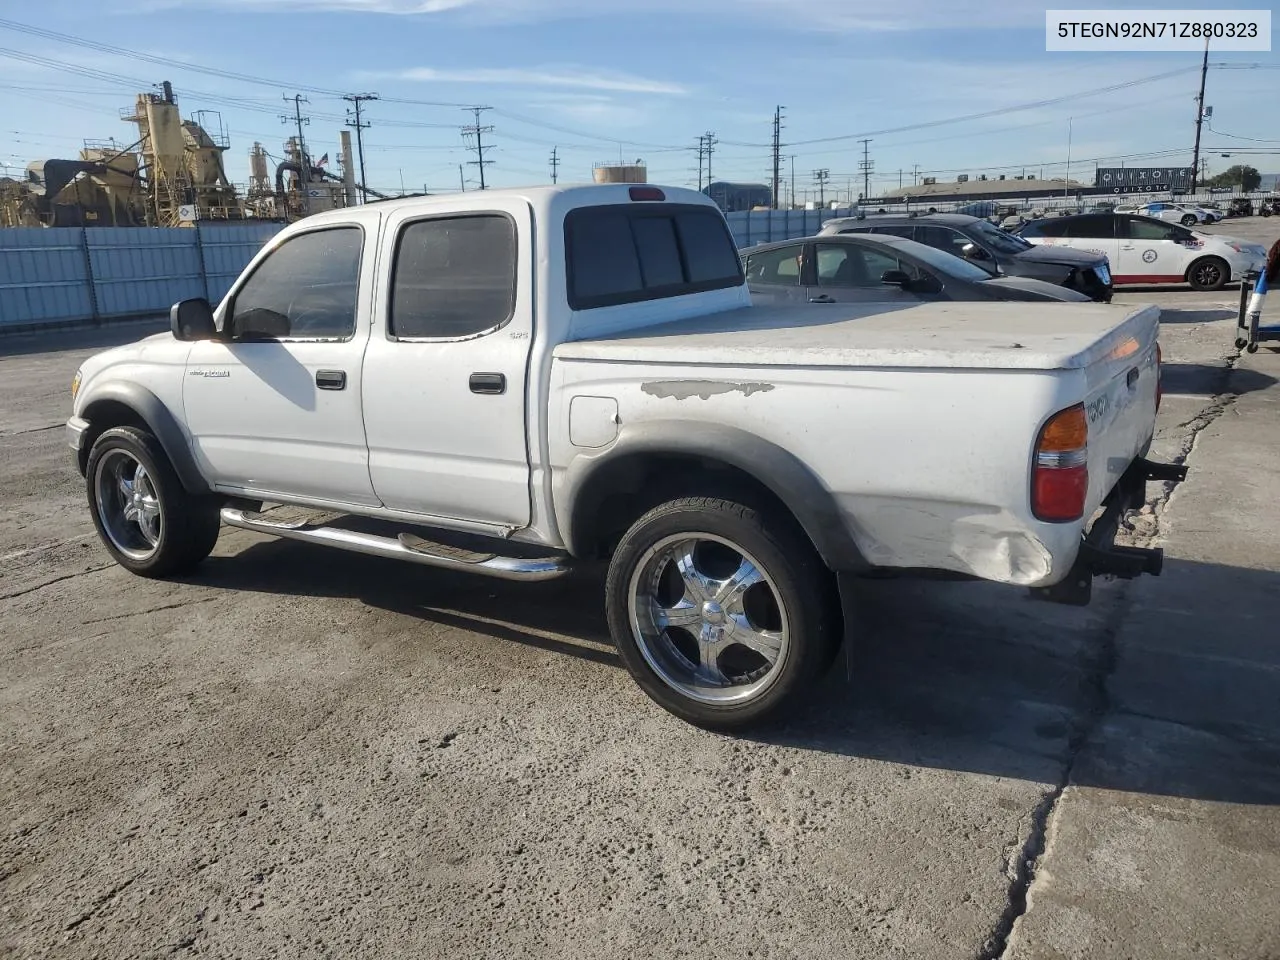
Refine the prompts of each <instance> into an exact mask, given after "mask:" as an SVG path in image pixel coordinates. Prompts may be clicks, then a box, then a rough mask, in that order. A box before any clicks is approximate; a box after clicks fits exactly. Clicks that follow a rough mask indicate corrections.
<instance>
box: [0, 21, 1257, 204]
mask: <svg viewBox="0 0 1280 960" xmlns="http://www.w3.org/2000/svg"><path fill="white" fill-rule="evenodd" d="M1063 6H1065V5H1064V4H1062V3H1061V2H1060V0H1058V2H1052V0H817V2H816V3H797V2H795V0H590V2H588V0H113V2H112V3H110V4H89V3H86V2H84V0H42V2H41V3H39V4H33V3H31V2H29V0H21V2H19V0H0V164H2V165H5V166H7V168H8V169H7V172H8V173H9V174H10V175H15V174H16V173H17V169H16V168H21V167H23V166H25V164H26V163H27V162H28V161H29V160H32V159H37V158H47V157H74V156H76V151H77V150H78V149H79V148H80V146H81V145H82V141H84V140H86V139H93V140H98V139H107V138H110V137H114V138H115V139H116V140H117V141H119V142H121V143H122V144H127V143H130V142H132V140H133V139H134V137H133V136H132V134H133V133H134V128H133V127H132V125H130V124H127V123H125V122H124V121H122V120H120V119H119V114H120V109H121V108H122V107H127V106H129V105H131V104H132V102H133V100H134V97H135V95H136V93H138V92H142V91H150V90H152V89H154V88H155V86H156V85H158V84H159V83H160V82H161V81H164V80H168V81H170V82H171V83H172V84H173V87H174V92H175V95H176V98H177V100H178V103H179V105H180V107H181V110H182V114H183V116H184V117H190V116H192V115H193V114H195V113H196V111H200V110H204V111H208V112H206V113H204V114H201V116H202V117H203V119H204V121H205V123H206V126H210V127H213V128H215V129H216V128H217V127H218V125H219V122H220V123H221V125H222V128H223V130H224V131H225V132H226V134H227V135H228V136H229V138H230V149H229V150H228V151H227V153H226V154H225V160H226V166H227V171H228V175H229V176H230V178H231V179H232V180H233V181H234V182H237V183H243V182H245V181H246V180H247V178H248V153H249V151H250V149H251V148H252V146H253V143H254V142H255V141H260V142H261V143H262V144H263V146H264V147H265V148H266V149H267V151H268V153H269V154H271V155H272V156H273V157H276V158H280V157H281V156H282V154H283V142H284V140H285V139H286V138H287V137H288V136H289V135H290V133H291V132H292V128H291V127H290V126H288V125H286V124H285V123H284V122H283V121H282V120H281V115H282V114H285V113H290V114H291V113H292V111H293V103H292V101H290V102H288V103H286V102H285V98H286V97H292V96H294V95H295V94H297V93H302V95H303V96H305V97H306V99H307V102H304V103H302V104H301V109H302V112H303V114H304V115H305V116H308V117H309V123H308V124H307V125H306V126H304V128H303V134H304V136H305V137H306V140H307V144H308V151H309V152H310V153H311V155H312V156H313V157H314V158H318V157H319V156H320V155H322V154H324V153H326V152H327V153H328V154H329V156H330V160H331V163H330V165H329V166H330V169H335V170H336V166H337V165H336V160H337V158H338V156H339V131H340V130H342V129H343V123H344V120H345V119H346V114H347V110H348V109H349V108H350V106H351V104H350V103H348V102H346V101H344V100H343V99H342V94H343V93H376V94H377V95H378V96H379V99H378V100H375V101H370V102H367V103H365V104H364V106H363V111H364V119H365V120H366V121H367V122H368V123H369V124H370V126H369V127H368V129H366V130H365V131H364V146H365V167H366V170H367V176H368V183H369V185H370V186H371V187H374V188H375V189H379V190H382V191H383V192H388V193H398V192H400V191H401V190H402V189H404V190H407V191H409V192H415V191H422V190H427V191H430V192H442V191H448V190H456V189H458V187H459V185H460V180H461V179H462V178H465V180H466V186H467V189H474V188H475V187H477V186H478V185H479V183H478V181H479V168H478V167H477V166H476V165H475V164H474V163H471V162H470V161H474V160H475V159H476V153H475V151H474V149H470V148H469V143H471V142H473V141H471V140H469V139H468V138H467V137H465V136H464V134H463V131H462V128H463V127H464V126H466V125H468V124H471V123H474V122H475V119H474V116H473V114H472V113H471V111H470V110H469V109H467V108H468V107H471V106H484V107H489V108H490V109H488V110H485V111H483V112H482V113H481V116H480V122H481V124H482V125H483V126H484V127H485V128H492V129H491V130H490V129H486V132H485V133H484V134H483V140H484V142H485V143H486V144H489V145H490V148H489V149H488V150H486V152H485V159H486V160H491V161H493V162H492V163H491V164H488V165H486V167H485V180H486V182H487V184H488V185H489V186H491V187H501V186H521V185H527V184H533V183H546V182H550V163H549V160H550V157H551V153H552V150H553V149H555V150H556V153H557V156H558V157H559V160H560V164H559V168H558V170H559V177H560V181H561V182H583V181H589V180H590V178H591V170H592V166H593V164H596V163H602V162H617V161H619V160H626V161H634V160H637V159H639V160H642V161H643V162H644V163H646V164H647V166H648V177H649V180H650V181H651V182H655V183H666V184H672V185H690V186H696V185H697V183H698V166H699V164H698V150H697V146H698V142H699V137H700V136H702V135H704V134H707V133H711V134H713V136H714V138H715V141H714V149H713V153H712V155H711V173H712V176H713V177H714V178H715V179H717V180H719V179H731V180H744V181H752V182H767V181H768V179H769V178H770V176H771V166H772V161H771V157H770V154H771V150H770V141H771V137H772V124H773V115H774V109H775V107H776V106H778V105H781V106H782V107H783V129H782V134H781V139H782V143H783V147H782V154H783V157H784V159H783V162H782V179H783V189H784V191H787V190H788V188H789V186H790V184H791V183H792V182H793V180H792V171H793V170H794V184H795V194H796V199H797V200H802V199H812V198H813V197H815V196H816V192H817V187H816V185H815V171H817V170H826V171H827V183H826V186H825V187H824V193H825V196H826V198H827V199H831V198H832V197H833V196H834V197H836V198H839V197H848V196H849V195H850V194H851V193H852V195H853V196H857V195H858V194H859V193H861V190H862V174H861V173H860V161H862V159H863V156H864V154H863V149H864V145H863V144H862V143H861V142H860V140H861V139H863V138H869V139H870V143H868V144H866V145H865V147H866V157H867V158H868V159H869V161H870V163H871V165H872V171H873V172H872V173H871V174H870V186H871V192H872V194H873V195H875V194H877V193H879V192H880V191H882V190H886V189H892V188H897V187H898V186H899V185H900V184H902V185H910V184H911V183H912V182H913V176H919V177H923V176H935V177H937V178H938V179H939V180H940V181H941V180H953V179H955V177H956V175H957V174H959V173H967V174H969V175H970V176H971V177H974V178H976V177H977V176H978V175H980V174H983V173H985V174H987V175H988V176H989V177H991V178H992V179H994V178H995V177H997V176H998V175H999V174H1001V173H1004V174H1006V175H1009V176H1013V175H1019V174H1022V173H1023V172H1026V173H1027V174H1036V175H1039V174H1041V172H1043V174H1044V175H1045V176H1059V177H1060V176H1063V175H1064V174H1066V173H1067V171H1068V159H1070V175H1071V177H1072V178H1073V179H1082V180H1084V181H1086V182H1091V181H1092V177H1093V170H1094V167H1095V165H1099V164H1100V165H1115V166H1118V165H1120V164H1121V163H1122V162H1123V163H1124V164H1125V165H1128V166H1146V165H1160V164H1167V163H1178V164H1182V165H1189V164H1190V162H1191V157H1192V146H1193V142H1194V135H1195V130H1194V122H1195V117H1196V104H1195V96H1196V92H1197V89H1198V86H1199V81H1200V76H1199V67H1200V60H1201V55H1200V54H1199V53H1187V52H1181V53H1174V52H1165V53H1136V52H1119V53H1080V52H1070V53H1067V52H1052V53H1050V52H1046V51H1045V27H1044V11H1045V9H1046V8H1060V7H1063ZM1158 6H1160V7H1162V8H1177V7H1190V6H1199V7H1201V8H1204V7H1215V6H1217V7H1223V8H1227V7H1228V6H1230V7H1231V8H1234V7H1237V6H1243V4H1230V5H1227V4H1222V3H1219V4H1216V5H1215V4H1213V3H1210V2H1208V0H1200V2H1199V3H1198V4H1194V5H1192V4H1179V3H1176V2H1166V3H1162V4H1159V5H1158ZM1255 6H1258V5H1257V4H1255ZM1116 9H1119V8H1116ZM15 25H16V27H17V28H15ZM26 28H36V30H37V31H44V33H43V34H41V33H34V34H33V33H32V32H31V31H30V30H29V29H26ZM58 34H61V35H63V36H61V37H60V36H57V35H58ZM67 38H71V39H67ZM1210 65H1211V66H1210V70H1209V73H1208V81H1207V86H1206V96H1205V103H1206V104H1207V105H1210V106H1212V107H1213V108H1214V109H1213V116H1212V119H1211V121H1210V123H1209V124H1208V125H1206V127H1205V128H1204V130H1203V132H1202V142H1203V153H1204V155H1205V156H1206V158H1207V163H1208V168H1209V172H1210V173H1211V174H1212V173H1214V172H1220V171H1221V170H1223V169H1225V168H1226V167H1227V166H1229V165H1231V164H1234V163H1238V162H1247V163H1250V164H1252V165H1254V166H1256V167H1258V169H1259V170H1261V171H1262V172H1263V173H1268V172H1273V171H1276V170H1280V97H1276V96H1275V95H1274V91H1275V90H1276V89H1277V88H1278V85H1280V54H1277V53H1276V52H1274V51H1273V52H1216V51H1214V50H1212V49H1211V50H1210ZM1153 77H1160V78H1161V79H1154V80H1153V79H1151V78H1153ZM404 101H411V102H404ZM1045 101H1054V102H1045ZM215 111H216V113H215ZM219 115H220V116H219ZM903 128H907V129H903ZM1268 141H1269V142H1268ZM1223 153H1232V156H1231V157H1223V156H1222V154H1223ZM460 165H461V171H460V169H459V166H460ZM0 172H5V169H4V167H0Z"/></svg>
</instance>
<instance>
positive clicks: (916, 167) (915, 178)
mask: <svg viewBox="0 0 1280 960" xmlns="http://www.w3.org/2000/svg"><path fill="white" fill-rule="evenodd" d="M911 185H912V186H913V187H917V186H919V185H920V164H918V163H913V164H912V165H911Z"/></svg>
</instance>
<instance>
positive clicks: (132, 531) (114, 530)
mask: <svg viewBox="0 0 1280 960" xmlns="http://www.w3.org/2000/svg"><path fill="white" fill-rule="evenodd" d="M93 489H94V500H95V501H96V503H97V509H98V519H99V520H100V521H101V523H102V529H103V530H104V531H105V532H106V534H107V538H108V539H109V540H110V541H111V544H112V546H114V547H115V548H116V549H117V550H119V551H120V552H121V553H122V554H124V555H125V556H126V557H129V558H130V559H131V560H146V559H148V558H149V557H150V556H151V555H152V554H154V553H155V552H156V550H157V549H158V548H159V546H160V537H161V536H162V535H163V533H164V517H163V515H162V511H161V505H160V496H159V494H158V493H157V492H156V485H155V481H154V480H153V479H152V478H151V474H149V473H148V472H147V468H146V467H144V466H143V465H142V462H141V461H140V460H138V458H137V457H135V456H133V454H131V453H128V452H127V451H124V450H110V451H108V452H107V453H106V454H104V455H103V457H102V459H101V460H99V461H98V468H97V470H96V471H95V472H94V476H93Z"/></svg>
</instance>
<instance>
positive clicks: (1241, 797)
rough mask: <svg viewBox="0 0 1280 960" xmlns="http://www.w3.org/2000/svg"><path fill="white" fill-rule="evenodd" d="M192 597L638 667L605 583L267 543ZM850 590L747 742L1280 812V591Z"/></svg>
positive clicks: (1210, 582)
mask: <svg viewBox="0 0 1280 960" xmlns="http://www.w3.org/2000/svg"><path fill="white" fill-rule="evenodd" d="M189 580H190V582H193V583H199V584H201V585H204V586H208V587H217V588H220V589H227V590H243V591H248V592H254V593H279V594H282V595H289V596H307V595H310V596H317V597H339V598H351V599H355V600H359V601H361V602H362V603H365V604H367V605H369V606H371V607H374V608H376V609H379V610H383V611H387V612H390V613H394V614H398V615H401V616H405V617H412V618H415V619H417V620H420V621H423V622H425V623H432V624H438V625H441V626H445V627H452V628H456V629H460V630H467V631H473V632H475V633H477V634H480V635H484V636H488V637H493V638H497V639H499V640H503V641H508V642H512V643H520V644H526V645H528V646H531V647H536V648H538V649H541V650H545V651H549V652H552V653H554V654H557V655H562V656H566V657H577V658H580V659H583V660H586V661H589V662H592V663H595V664H599V665H602V666H608V667H614V668H618V669H621V666H622V665H621V661H620V660H619V658H618V656H617V654H616V653H615V652H614V650H613V647H612V643H611V640H610V638H609V633H608V629H607V626H606V624H605V619H604V613H603V604H602V601H601V594H602V587H603V583H602V577H601V576H600V574H599V573H598V572H595V571H592V572H585V573H583V574H579V575H574V576H571V577H567V578H565V579H562V580H559V581H553V582H550V583H545V584H521V583H508V582H504V581H497V580H491V579H488V578H484V577H479V576H474V575H469V574H463V573H452V572H449V571H442V570H429V569H427V570H424V569H422V568H418V567H415V566H412V565H408V564H403V563H398V562H395V561H390V560H376V559H372V558H367V557H360V556H354V555H350V554H344V553H337V552H332V551H326V550H323V549H317V548H314V547H310V546H307V545H304V544H298V543H292V542H288V541H268V542H260V543H256V544H254V545H252V546H250V547H248V548H246V549H244V550H242V551H240V552H239V553H238V554H237V555H235V556H231V557H214V558H211V559H210V560H208V561H206V563H205V564H204V565H202V567H201V568H200V571H199V573H198V574H196V575H194V576H192V577H191V578H189ZM1224 589H1225V590H1228V591H1229V592H1228V593H1226V594H1223V592H1222V591H1223V590H1224ZM842 590H843V592H844V594H845V598H846V604H847V605H849V606H850V607H851V608H852V609H853V610H855V611H856V615H855V616H854V617H853V618H851V622H850V626H849V629H848V635H847V639H846V643H845V648H844V651H843V653H842V655H841V656H840V657H838V658H837V660H836V662H835V664H834V665H833V667H832V668H831V670H830V671H829V673H828V675H827V676H826V677H825V679H824V681H823V682H822V683H821V684H820V685H819V688H818V690H817V691H815V693H814V695H813V696H811V697H810V698H809V699H808V700H807V702H806V704H805V705H804V707H803V708H802V709H800V710H799V711H798V712H797V713H795V714H793V715H792V716H791V717H790V718H789V719H788V720H785V721H783V722H780V723H778V724H775V725H772V726H770V727H768V728H764V729H760V730H757V731H755V732H753V733H751V734H749V735H745V736H744V737H743V739H744V740H748V741H750V740H755V741H757V742H761V743H769V744H773V745H778V746H786V747H792V748H795V749H799V750H811V751H821V752H824V753H829V754H836V755H841V756H848V757H857V758H864V759H874V760H882V761H886V762H891V763H894V764H899V765H901V766H902V768H903V775H904V776H908V777H909V776H910V775H911V769H912V768H921V767H924V768H934V769H940V770H953V771H957V772H962V773H976V774H982V775H987V776H995V777H1015V778H1018V779H1023V780H1028V781H1032V782H1039V783H1045V784H1056V783H1059V782H1060V781H1061V780H1062V778H1063V776H1064V772H1065V771H1066V770H1067V769H1068V768H1070V771H1071V783H1073V784H1075V785H1087V786H1094V787H1100V788H1105V789H1110V790H1121V791H1134V792H1140V793H1147V794H1153V795H1163V796H1171V797H1185V798H1194V799H1207V800H1215V801H1222V802H1232V803H1246V804H1278V805H1280V635H1277V634H1275V631H1274V629H1272V628H1273V627H1274V618H1265V617H1262V616H1259V615H1258V614H1257V611H1260V610H1261V609H1262V607H1261V606H1259V604H1262V605H1265V604H1266V602H1267V600H1266V598H1268V597H1270V598H1274V599H1275V600H1276V602H1277V604H1278V605H1277V606H1276V609H1280V575H1277V574H1275V573H1273V572H1270V571H1263V570H1246V569H1241V568H1234V567H1222V566H1217V565H1211V564H1201V563H1192V562H1187V561H1180V560H1173V559H1170V560H1168V561H1166V565H1165V572H1164V575H1163V577H1161V578H1159V579H1151V578H1149V579H1147V580H1145V581H1138V582H1136V583H1134V584H1119V583H1106V582H1101V581H1100V582H1099V583H1098V584H1097V585H1096V586H1095V599H1094V602H1093V604H1092V605H1091V606H1089V607H1087V608H1074V607H1064V606H1058V605H1053V604H1047V603H1041V602H1037V601H1033V600H1031V599H1029V598H1028V597H1027V596H1026V594H1025V593H1023V592H1022V591H1020V590H1017V589H1013V588H1007V587H1001V586H998V585H994V584H984V583H948V582H939V581H913V580H884V581H850V582H846V583H844V584H842ZM1127 593H1128V594H1130V595H1129V596H1128V597H1126V594H1127ZM1211 595H1214V596H1219V597H1221V596H1224V595H1225V596H1240V597H1243V596H1249V595H1252V596H1254V597H1257V598H1258V599H1257V601H1256V602H1255V604H1254V605H1253V610H1254V611H1255V612H1252V613H1251V612H1249V609H1248V608H1246V607H1244V606H1242V607H1241V608H1240V609H1239V611H1238V612H1234V613H1233V612H1232V611H1231V610H1229V609H1224V607H1223V605H1222V601H1221V599H1219V600H1218V601H1216V602H1215V603H1208V602H1201V601H1204V599H1205V598H1207V597H1209V596H1211ZM423 637H424V638H426V637H430V633H428V632H426V631H424V633H423ZM422 642H424V643H427V642H431V641H430V640H428V639H424V640H423V641H422ZM1210 649H1211V650H1212V652H1209V651H1210ZM644 708H645V709H650V708H651V709H654V710H657V709H659V708H658V707H656V706H652V707H650V705H649V704H648V702H647V701H645V707H644Z"/></svg>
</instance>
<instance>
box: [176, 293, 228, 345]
mask: <svg viewBox="0 0 1280 960" xmlns="http://www.w3.org/2000/svg"><path fill="white" fill-rule="evenodd" d="M169 329H170V330H171V331H172V332H173V336H174V338H175V339H178V340H213V339H216V338H217V336H218V330H217V328H216V327H215V326H214V325H213V307H211V306H210V305H209V301H208V300H206V299H205V298H204V297H195V298H193V299H191V300H180V301H179V302H178V303H175V304H174V305H173V306H172V307H170V308H169Z"/></svg>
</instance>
